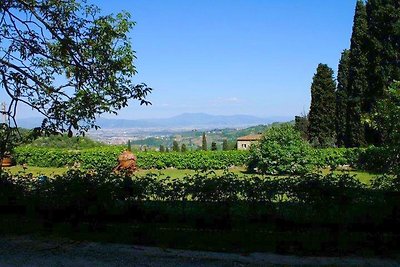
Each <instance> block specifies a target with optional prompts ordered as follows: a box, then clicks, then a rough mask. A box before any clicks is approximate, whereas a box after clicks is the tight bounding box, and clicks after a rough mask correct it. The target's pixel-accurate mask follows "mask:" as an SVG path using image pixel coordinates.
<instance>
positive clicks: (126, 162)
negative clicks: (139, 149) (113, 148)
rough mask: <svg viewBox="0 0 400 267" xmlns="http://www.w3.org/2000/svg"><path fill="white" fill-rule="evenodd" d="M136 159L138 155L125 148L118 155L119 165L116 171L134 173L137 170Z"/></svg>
mask: <svg viewBox="0 0 400 267" xmlns="http://www.w3.org/2000/svg"><path fill="white" fill-rule="evenodd" d="M136 161H137V158H136V156H135V155H134V154H133V153H132V152H131V151H129V150H125V151H124V152H122V153H121V155H119V156H118V166H117V167H115V168H114V171H117V172H118V171H119V172H121V171H122V172H129V173H133V172H135V171H136V170H137V167H136Z"/></svg>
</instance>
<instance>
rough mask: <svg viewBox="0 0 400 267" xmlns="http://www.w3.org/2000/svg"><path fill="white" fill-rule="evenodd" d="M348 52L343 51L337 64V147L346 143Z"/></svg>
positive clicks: (346, 50)
mask: <svg viewBox="0 0 400 267" xmlns="http://www.w3.org/2000/svg"><path fill="white" fill-rule="evenodd" d="M349 68H350V51H349V50H348V49H345V50H344V51H343V53H342V57H341V59H340V62H339V67H338V76H337V81H338V85H337V90H336V138H337V146H338V147H343V146H345V144H346V143H347V142H346V140H347V139H346V127H347V126H346V125H347V102H348V90H349V86H348V85H349Z"/></svg>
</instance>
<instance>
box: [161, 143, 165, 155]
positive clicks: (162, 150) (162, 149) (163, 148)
mask: <svg viewBox="0 0 400 267" xmlns="http://www.w3.org/2000/svg"><path fill="white" fill-rule="evenodd" d="M160 152H161V153H164V152H165V147H164V146H163V145H160Z"/></svg>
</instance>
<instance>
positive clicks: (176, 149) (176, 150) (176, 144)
mask: <svg viewBox="0 0 400 267" xmlns="http://www.w3.org/2000/svg"><path fill="white" fill-rule="evenodd" d="M172 151H174V152H179V144H178V142H177V141H176V140H174V142H172Z"/></svg>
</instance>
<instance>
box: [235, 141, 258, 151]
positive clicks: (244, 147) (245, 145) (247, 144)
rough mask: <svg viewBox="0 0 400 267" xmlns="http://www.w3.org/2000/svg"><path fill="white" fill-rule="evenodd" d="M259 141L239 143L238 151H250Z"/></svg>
mask: <svg viewBox="0 0 400 267" xmlns="http://www.w3.org/2000/svg"><path fill="white" fill-rule="evenodd" d="M255 142H257V141H237V149H238V150H249V149H250V146H251V144H254V143H255Z"/></svg>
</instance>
